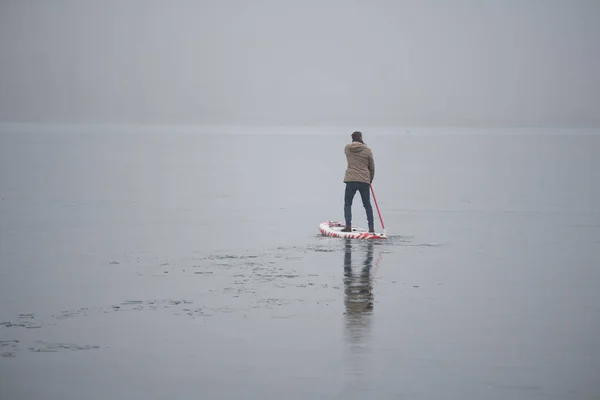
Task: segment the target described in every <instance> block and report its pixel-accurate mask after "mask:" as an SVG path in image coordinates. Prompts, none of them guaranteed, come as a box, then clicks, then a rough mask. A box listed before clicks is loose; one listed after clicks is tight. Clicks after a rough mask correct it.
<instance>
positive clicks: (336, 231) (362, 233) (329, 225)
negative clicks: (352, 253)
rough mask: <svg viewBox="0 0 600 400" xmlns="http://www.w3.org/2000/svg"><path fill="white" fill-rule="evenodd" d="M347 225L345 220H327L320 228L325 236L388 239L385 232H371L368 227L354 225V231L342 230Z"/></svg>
mask: <svg viewBox="0 0 600 400" xmlns="http://www.w3.org/2000/svg"><path fill="white" fill-rule="evenodd" d="M345 226H346V225H345V224H344V223H343V222H337V221H325V222H321V223H320V224H319V230H320V231H321V233H322V234H323V235H324V236H332V237H341V238H348V239H387V236H386V234H385V233H377V232H375V233H369V231H367V230H366V229H362V228H357V227H355V226H353V227H352V232H342V229H344V227H345Z"/></svg>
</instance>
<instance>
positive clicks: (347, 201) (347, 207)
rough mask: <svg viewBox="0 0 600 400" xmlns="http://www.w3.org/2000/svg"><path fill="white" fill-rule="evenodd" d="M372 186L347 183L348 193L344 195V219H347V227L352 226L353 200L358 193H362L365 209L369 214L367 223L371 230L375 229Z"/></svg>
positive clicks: (362, 183)
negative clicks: (370, 190)
mask: <svg viewBox="0 0 600 400" xmlns="http://www.w3.org/2000/svg"><path fill="white" fill-rule="evenodd" d="M370 188H371V186H370V185H369V184H368V183H364V182H346V192H345V193H344V218H345V219H346V226H350V224H351V223H352V200H353V199H354V195H355V194H356V191H358V192H359V193H360V198H361V199H362V204H363V207H364V208H365V211H366V212H367V222H368V224H369V229H371V228H373V207H371V193H370V192H369V189H370Z"/></svg>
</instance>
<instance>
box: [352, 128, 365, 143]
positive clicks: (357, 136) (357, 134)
mask: <svg viewBox="0 0 600 400" xmlns="http://www.w3.org/2000/svg"><path fill="white" fill-rule="evenodd" d="M352 141H353V142H361V143H362V142H363V140H362V133H361V132H359V131H354V132H352Z"/></svg>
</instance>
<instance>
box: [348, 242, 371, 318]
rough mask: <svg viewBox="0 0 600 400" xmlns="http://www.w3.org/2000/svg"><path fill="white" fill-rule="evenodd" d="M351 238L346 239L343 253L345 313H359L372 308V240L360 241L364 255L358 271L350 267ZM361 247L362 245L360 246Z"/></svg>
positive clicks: (369, 310)
mask: <svg viewBox="0 0 600 400" xmlns="http://www.w3.org/2000/svg"><path fill="white" fill-rule="evenodd" d="M352 240H353V239H346V249H345V253H344V287H345V292H346V298H345V303H346V314H351V315H360V314H363V313H369V312H371V311H372V310H373V286H372V282H371V268H372V267H373V242H372V241H370V240H368V241H367V243H361V244H364V245H365V246H366V257H365V260H364V262H363V265H362V268H361V269H360V272H357V273H355V272H354V269H353V268H352ZM360 247H362V246H360Z"/></svg>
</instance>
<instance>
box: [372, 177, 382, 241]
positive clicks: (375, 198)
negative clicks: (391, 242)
mask: <svg viewBox="0 0 600 400" xmlns="http://www.w3.org/2000/svg"><path fill="white" fill-rule="evenodd" d="M370 186H371V193H372V194H373V200H375V207H377V214H379V220H380V221H381V227H382V228H383V233H385V225H384V224H383V219H382V218H381V212H380V211H379V205H378V204H377V197H375V191H374V190H373V185H370Z"/></svg>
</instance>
